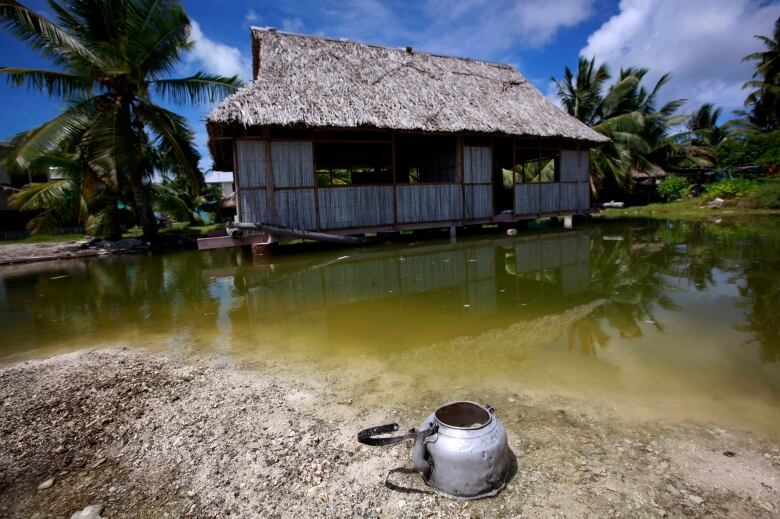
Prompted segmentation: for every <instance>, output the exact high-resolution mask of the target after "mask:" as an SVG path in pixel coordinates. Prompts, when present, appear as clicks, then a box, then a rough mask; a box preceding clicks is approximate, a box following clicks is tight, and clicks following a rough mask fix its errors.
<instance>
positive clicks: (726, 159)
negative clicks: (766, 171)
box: [718, 130, 780, 167]
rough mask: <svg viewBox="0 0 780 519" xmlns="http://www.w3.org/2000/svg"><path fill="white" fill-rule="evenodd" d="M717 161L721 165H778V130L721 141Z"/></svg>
mask: <svg viewBox="0 0 780 519" xmlns="http://www.w3.org/2000/svg"><path fill="white" fill-rule="evenodd" d="M718 163H719V164H720V166H721V167H734V166H746V165H749V164H761V165H767V166H780V130H775V131H773V132H769V133H755V134H751V135H748V136H746V137H744V138H742V139H735V140H728V141H725V142H723V143H721V144H720V145H719V146H718Z"/></svg>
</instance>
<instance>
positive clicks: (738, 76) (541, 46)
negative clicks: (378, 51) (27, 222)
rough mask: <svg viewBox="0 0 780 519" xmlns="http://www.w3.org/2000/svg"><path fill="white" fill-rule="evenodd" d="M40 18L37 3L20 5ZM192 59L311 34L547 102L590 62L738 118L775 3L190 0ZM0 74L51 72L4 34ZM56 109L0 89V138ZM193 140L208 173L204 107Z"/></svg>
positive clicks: (241, 60)
mask: <svg viewBox="0 0 780 519" xmlns="http://www.w3.org/2000/svg"><path fill="white" fill-rule="evenodd" d="M22 2H23V3H25V4H26V5H28V6H30V7H32V8H34V9H36V10H39V11H40V12H44V13H46V12H47V8H46V3H45V1H43V0H22ZM183 3H184V7H185V9H186V10H187V13H188V14H189V16H190V18H191V20H192V21H193V22H194V23H193V30H192V34H191V37H192V39H193V40H194V41H195V49H194V51H193V52H192V53H191V55H190V56H188V58H187V60H186V61H184V62H182V64H181V67H180V70H179V71H178V72H179V74H180V75H187V74H190V73H192V72H194V71H196V70H202V71H204V72H216V73H222V74H239V75H241V76H242V77H243V78H244V79H246V80H249V79H251V78H250V77H249V76H250V74H251V56H250V39H249V26H250V25H257V26H263V27H264V26H272V27H277V28H279V29H283V30H290V31H294V32H300V33H307V34H321V35H325V36H330V37H336V38H348V39H352V40H359V41H365V42H370V43H378V44H384V45H391V46H399V47H401V46H406V45H412V46H413V47H414V48H415V49H417V50H419V51H432V52H437V53H444V54H451V55H460V56H468V57H472V58H482V59H488V60H493V61H500V62H504V63H509V64H512V65H514V66H515V67H517V68H518V70H519V71H520V72H521V73H522V74H523V75H524V76H525V77H526V78H528V79H529V80H530V81H532V82H533V83H534V84H535V85H536V86H537V87H538V88H539V89H540V90H541V91H542V92H543V93H545V94H547V95H549V96H550V97H552V95H553V90H552V87H551V84H550V76H556V77H560V76H562V74H563V68H564V67H565V66H567V65H568V66H570V67H574V66H576V63H577V59H578V56H579V55H584V56H587V57H592V56H595V57H596V58H597V60H599V61H604V62H606V63H607V64H609V65H610V67H611V68H612V70H614V71H615V72H617V70H618V69H619V68H620V67H621V66H629V65H633V66H642V67H647V68H649V69H650V74H649V75H648V80H649V81H653V80H654V79H656V78H657V77H658V76H659V75H660V74H662V73H664V72H671V73H672V82H671V84H670V85H668V86H667V87H666V88H665V90H664V92H663V96H662V97H663V99H664V100H670V99H676V98H685V99H688V103H687V104H686V106H685V111H688V112H689V111H692V110H694V109H695V108H696V107H698V106H699V105H701V104H702V103H704V102H714V103H716V104H717V105H719V106H722V107H723V108H724V112H730V111H731V110H734V109H737V108H740V105H741V103H742V100H743V99H744V96H745V94H744V91H742V90H741V89H740V85H741V84H742V82H744V81H745V80H746V79H748V77H749V76H750V74H751V73H752V67H751V65H750V64H746V63H741V62H740V59H741V57H742V56H744V55H746V54H748V53H750V52H754V51H755V50H758V49H759V48H760V45H759V43H758V42H757V41H756V40H755V39H754V38H753V37H752V36H753V35H754V34H771V31H772V26H773V23H774V20H775V19H776V18H777V17H778V16H780V0H779V1H766V0H620V1H618V0H459V1H457V0H418V1H412V0H401V1H391V0H341V1H328V0H320V1H317V0H302V1H294V0H289V1H271V0H262V1H258V0H254V1H251V0H186V1H184V2H183ZM0 56H2V58H0V66H26V67H48V64H47V63H46V62H45V61H44V60H42V59H41V58H39V57H38V56H37V55H36V54H35V53H34V52H32V51H30V50H29V49H28V48H27V47H26V46H25V45H24V44H22V43H19V42H17V41H16V40H15V39H13V37H12V36H10V35H9V34H8V33H7V32H4V31H3V32H0ZM61 104H62V102H61V101H59V100H49V99H48V98H47V97H46V96H45V95H43V94H40V93H38V92H34V91H27V90H26V89H24V88H14V87H12V86H10V85H8V84H7V83H6V82H5V81H2V80H0V113H2V114H3V117H2V118H0V139H8V138H9V137H11V136H12V135H13V134H15V133H17V132H19V131H22V130H25V129H28V128H31V127H33V126H36V125H39V124H41V123H42V122H44V121H46V120H47V119H48V118H50V117H52V115H54V114H55V113H56V112H57V111H58V110H59V109H60V106H61ZM177 110H178V111H179V112H180V113H183V114H184V115H186V116H187V117H188V118H189V120H190V122H191V124H192V126H193V128H194V130H195V131H196V134H197V141H198V146H199V148H200V149H201V153H202V154H203V156H204V160H203V161H202V162H201V165H202V167H204V169H208V168H209V167H210V164H211V161H210V159H209V158H208V154H207V152H206V148H205V142H206V133H205V127H204V123H203V118H204V117H205V115H206V114H207V113H208V112H209V110H210V107H209V106H199V107H195V108H188V107H181V108H177Z"/></svg>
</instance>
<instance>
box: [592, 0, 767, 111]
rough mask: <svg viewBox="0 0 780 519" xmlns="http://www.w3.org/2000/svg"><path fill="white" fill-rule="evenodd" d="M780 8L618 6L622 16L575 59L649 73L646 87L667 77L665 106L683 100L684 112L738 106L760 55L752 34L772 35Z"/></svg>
mask: <svg viewBox="0 0 780 519" xmlns="http://www.w3.org/2000/svg"><path fill="white" fill-rule="evenodd" d="M779 15H780V4H778V3H770V4H766V3H765V2H760V1H758V0H685V1H679V0H621V2H620V12H619V13H618V14H617V15H615V16H613V17H612V18H610V19H609V20H608V21H607V22H605V23H604V24H603V25H602V26H601V27H600V28H599V29H598V30H596V31H595V32H594V33H593V34H591V35H590V37H589V38H588V42H587V45H586V46H585V47H584V48H583V49H582V51H581V52H580V54H581V55H582V56H584V57H587V58H591V57H593V56H595V57H596V60H597V61H599V62H605V63H607V64H609V65H610V67H611V68H612V72H613V74H617V72H618V70H619V68H620V67H626V66H639V67H645V68H649V69H650V73H649V74H648V78H647V80H648V81H655V80H656V79H657V78H658V77H659V76H660V75H661V74H663V73H666V72H671V73H672V80H671V82H670V83H669V84H668V85H667V86H666V87H665V88H664V90H663V91H662V98H663V100H666V101H668V100H670V99H677V98H685V99H688V100H689V102H688V104H687V105H686V110H687V111H692V110H693V109H694V108H695V107H697V106H699V105H701V104H702V103H705V102H713V103H716V104H718V105H720V106H722V107H724V108H725V109H726V110H734V109H736V108H739V107H741V105H742V102H743V100H744V98H745V92H744V91H743V90H742V89H741V85H742V83H743V82H744V81H746V80H747V79H749V77H750V75H751V74H752V72H753V65H752V64H750V63H742V57H743V56H745V55H747V54H749V53H751V52H754V51H755V50H758V49H759V48H760V43H759V42H758V41H757V40H756V39H755V38H753V35H754V34H770V33H771V32H772V27H773V24H774V21H775V20H776V19H777V17H778V16H779Z"/></svg>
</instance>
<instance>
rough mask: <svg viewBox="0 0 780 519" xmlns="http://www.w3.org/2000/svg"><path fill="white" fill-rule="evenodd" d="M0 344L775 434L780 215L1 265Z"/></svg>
mask: <svg viewBox="0 0 780 519" xmlns="http://www.w3.org/2000/svg"><path fill="white" fill-rule="evenodd" d="M0 337H2V348H1V349H0V361H2V362H10V361H14V360H21V359H28V358H35V357H42V356H48V355H52V354H55V353H59V352H63V351H71V350H74V349H80V348H84V347H91V346H102V345H112V344H120V345H123V346H129V347H139V348H150V349H155V350H160V349H162V350H165V351H168V352H171V353H174V354H188V353H196V354H202V353H206V354H209V355H211V356H216V357H218V358H224V359H225V360H226V361H228V362H231V363H236V364H245V365H251V363H252V362H253V361H257V360H268V359H272V360H273V361H275V362H284V363H291V364H293V363H301V364H305V365H307V366H311V365H315V366H317V369H322V370H330V371H331V372H333V373H335V374H337V375H339V377H341V378H343V379H344V380H352V381H354V385H355V387H356V388H360V390H361V391H367V392H369V393H371V392H374V393H375V394H376V395H377V397H378V398H381V399H387V398H398V399H409V398H413V397H414V395H415V394H416V393H420V392H424V391H425V390H426V389H431V388H437V389H443V390H445V391H447V390H451V394H452V395H453V398H455V397H469V396H474V395H478V394H479V393H480V391H486V392H487V391H489V390H490V389H497V388H500V389H502V390H510V391H512V390H516V391H518V392H539V393H544V394H551V393H552V394H563V395H567V396H575V397H579V398H582V400H583V401H584V402H594V403H598V404H599V405H609V406H611V407H614V408H617V409H618V410H620V411H621V412H624V413H626V414H630V415H633V416H636V417H639V418H649V419H671V420H702V421H707V422H712V423H716V424H722V425H724V426H734V427H738V428H742V429H747V430H755V431H760V432H764V433H768V434H772V435H777V436H780V219H774V218H766V219H755V220H750V221H748V222H745V221H742V222H739V223H728V222H719V223H716V222H707V223H701V222H699V223H683V222H641V221H636V222H628V223H627V222H615V223H603V224H599V225H591V226H583V227H581V228H579V229H575V230H573V231H562V230H555V231H550V232H536V233H521V235H520V236H517V237H515V238H508V237H502V236H492V237H486V236H480V237H472V238H468V239H462V240H459V241H458V242H457V243H456V244H451V243H449V241H424V242H418V243H413V244H394V245H379V246H372V247H364V248H360V249H338V250H331V251H326V252H323V251H320V252H306V253H296V254H283V255H277V256H274V257H271V258H269V259H265V260H261V261H255V262H253V261H252V259H251V258H249V257H247V256H245V255H242V254H241V253H240V252H239V251H236V250H221V251H212V252H208V253H199V252H194V251H192V252H182V253H175V254H168V255H162V256H134V257H121V258H112V259H107V260H97V261H95V260H92V261H73V262H67V263H48V264H33V265H23V266H18V267H9V268H2V267H0ZM312 361H313V362H312Z"/></svg>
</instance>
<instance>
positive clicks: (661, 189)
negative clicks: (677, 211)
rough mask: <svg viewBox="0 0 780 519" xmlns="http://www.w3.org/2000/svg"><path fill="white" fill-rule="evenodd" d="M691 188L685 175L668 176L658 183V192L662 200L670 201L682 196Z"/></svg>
mask: <svg viewBox="0 0 780 519" xmlns="http://www.w3.org/2000/svg"><path fill="white" fill-rule="evenodd" d="M690 190H691V184H690V183H689V182H688V179H687V178H685V177H677V176H670V177H667V178H665V179H664V180H663V181H662V182H661V183H660V184H659V185H658V194H659V195H660V197H661V199H662V200H665V201H666V202H671V201H672V200H679V199H680V198H683V197H684V196H685V195H687V194H688V192H689V191H690Z"/></svg>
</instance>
